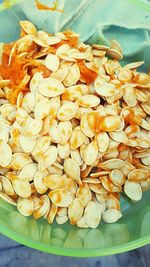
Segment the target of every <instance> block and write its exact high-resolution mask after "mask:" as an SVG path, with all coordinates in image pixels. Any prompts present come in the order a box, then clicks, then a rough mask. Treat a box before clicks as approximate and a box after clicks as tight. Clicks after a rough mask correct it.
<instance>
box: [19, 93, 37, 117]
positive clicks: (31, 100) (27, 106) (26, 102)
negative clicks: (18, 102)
mask: <svg viewBox="0 0 150 267" xmlns="http://www.w3.org/2000/svg"><path fill="white" fill-rule="evenodd" d="M35 93H36V92H35ZM35 103H36V98H35V94H34V93H33V92H32V93H28V94H26V95H25V96H24V98H23V100H22V107H20V110H21V108H23V109H24V110H25V111H26V112H27V113H29V112H31V111H33V110H34V107H35ZM17 113H18V111H17ZM20 113H21V112H20ZM19 115H21V114H19V113H18V119H19ZM22 115H23V110H22ZM24 116H25V112H24Z"/></svg>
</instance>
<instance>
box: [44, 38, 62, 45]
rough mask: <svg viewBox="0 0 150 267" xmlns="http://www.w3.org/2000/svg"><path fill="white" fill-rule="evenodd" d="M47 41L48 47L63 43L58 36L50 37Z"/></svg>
mask: <svg viewBox="0 0 150 267" xmlns="http://www.w3.org/2000/svg"><path fill="white" fill-rule="evenodd" d="M46 41H47V44H48V45H54V44H58V43H59V42H60V41H61V39H60V38H59V37H57V36H48V37H47V40H46Z"/></svg>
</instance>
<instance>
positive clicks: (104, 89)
mask: <svg viewBox="0 0 150 267" xmlns="http://www.w3.org/2000/svg"><path fill="white" fill-rule="evenodd" d="M95 91H96V93H97V94H98V95H99V96H105V97H108V96H113V95H114V94H116V88H115V86H114V85H113V84H111V83H103V84H101V85H99V86H96V85H95Z"/></svg>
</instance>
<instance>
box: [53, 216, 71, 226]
mask: <svg viewBox="0 0 150 267" xmlns="http://www.w3.org/2000/svg"><path fill="white" fill-rule="evenodd" d="M68 219H69V218H68V215H64V216H58V215H57V216H56V222H57V223H58V224H64V223H66V222H67V221H68Z"/></svg>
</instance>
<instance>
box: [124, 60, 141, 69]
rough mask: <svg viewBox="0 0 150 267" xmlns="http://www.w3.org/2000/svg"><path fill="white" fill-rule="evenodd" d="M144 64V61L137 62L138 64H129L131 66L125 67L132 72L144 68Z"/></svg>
mask: <svg viewBox="0 0 150 267" xmlns="http://www.w3.org/2000/svg"><path fill="white" fill-rule="evenodd" d="M143 64H144V61H137V62H132V63H129V64H127V65H125V67H126V68H128V69H130V70H134V69H136V68H138V67H140V66H142V65H143Z"/></svg>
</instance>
